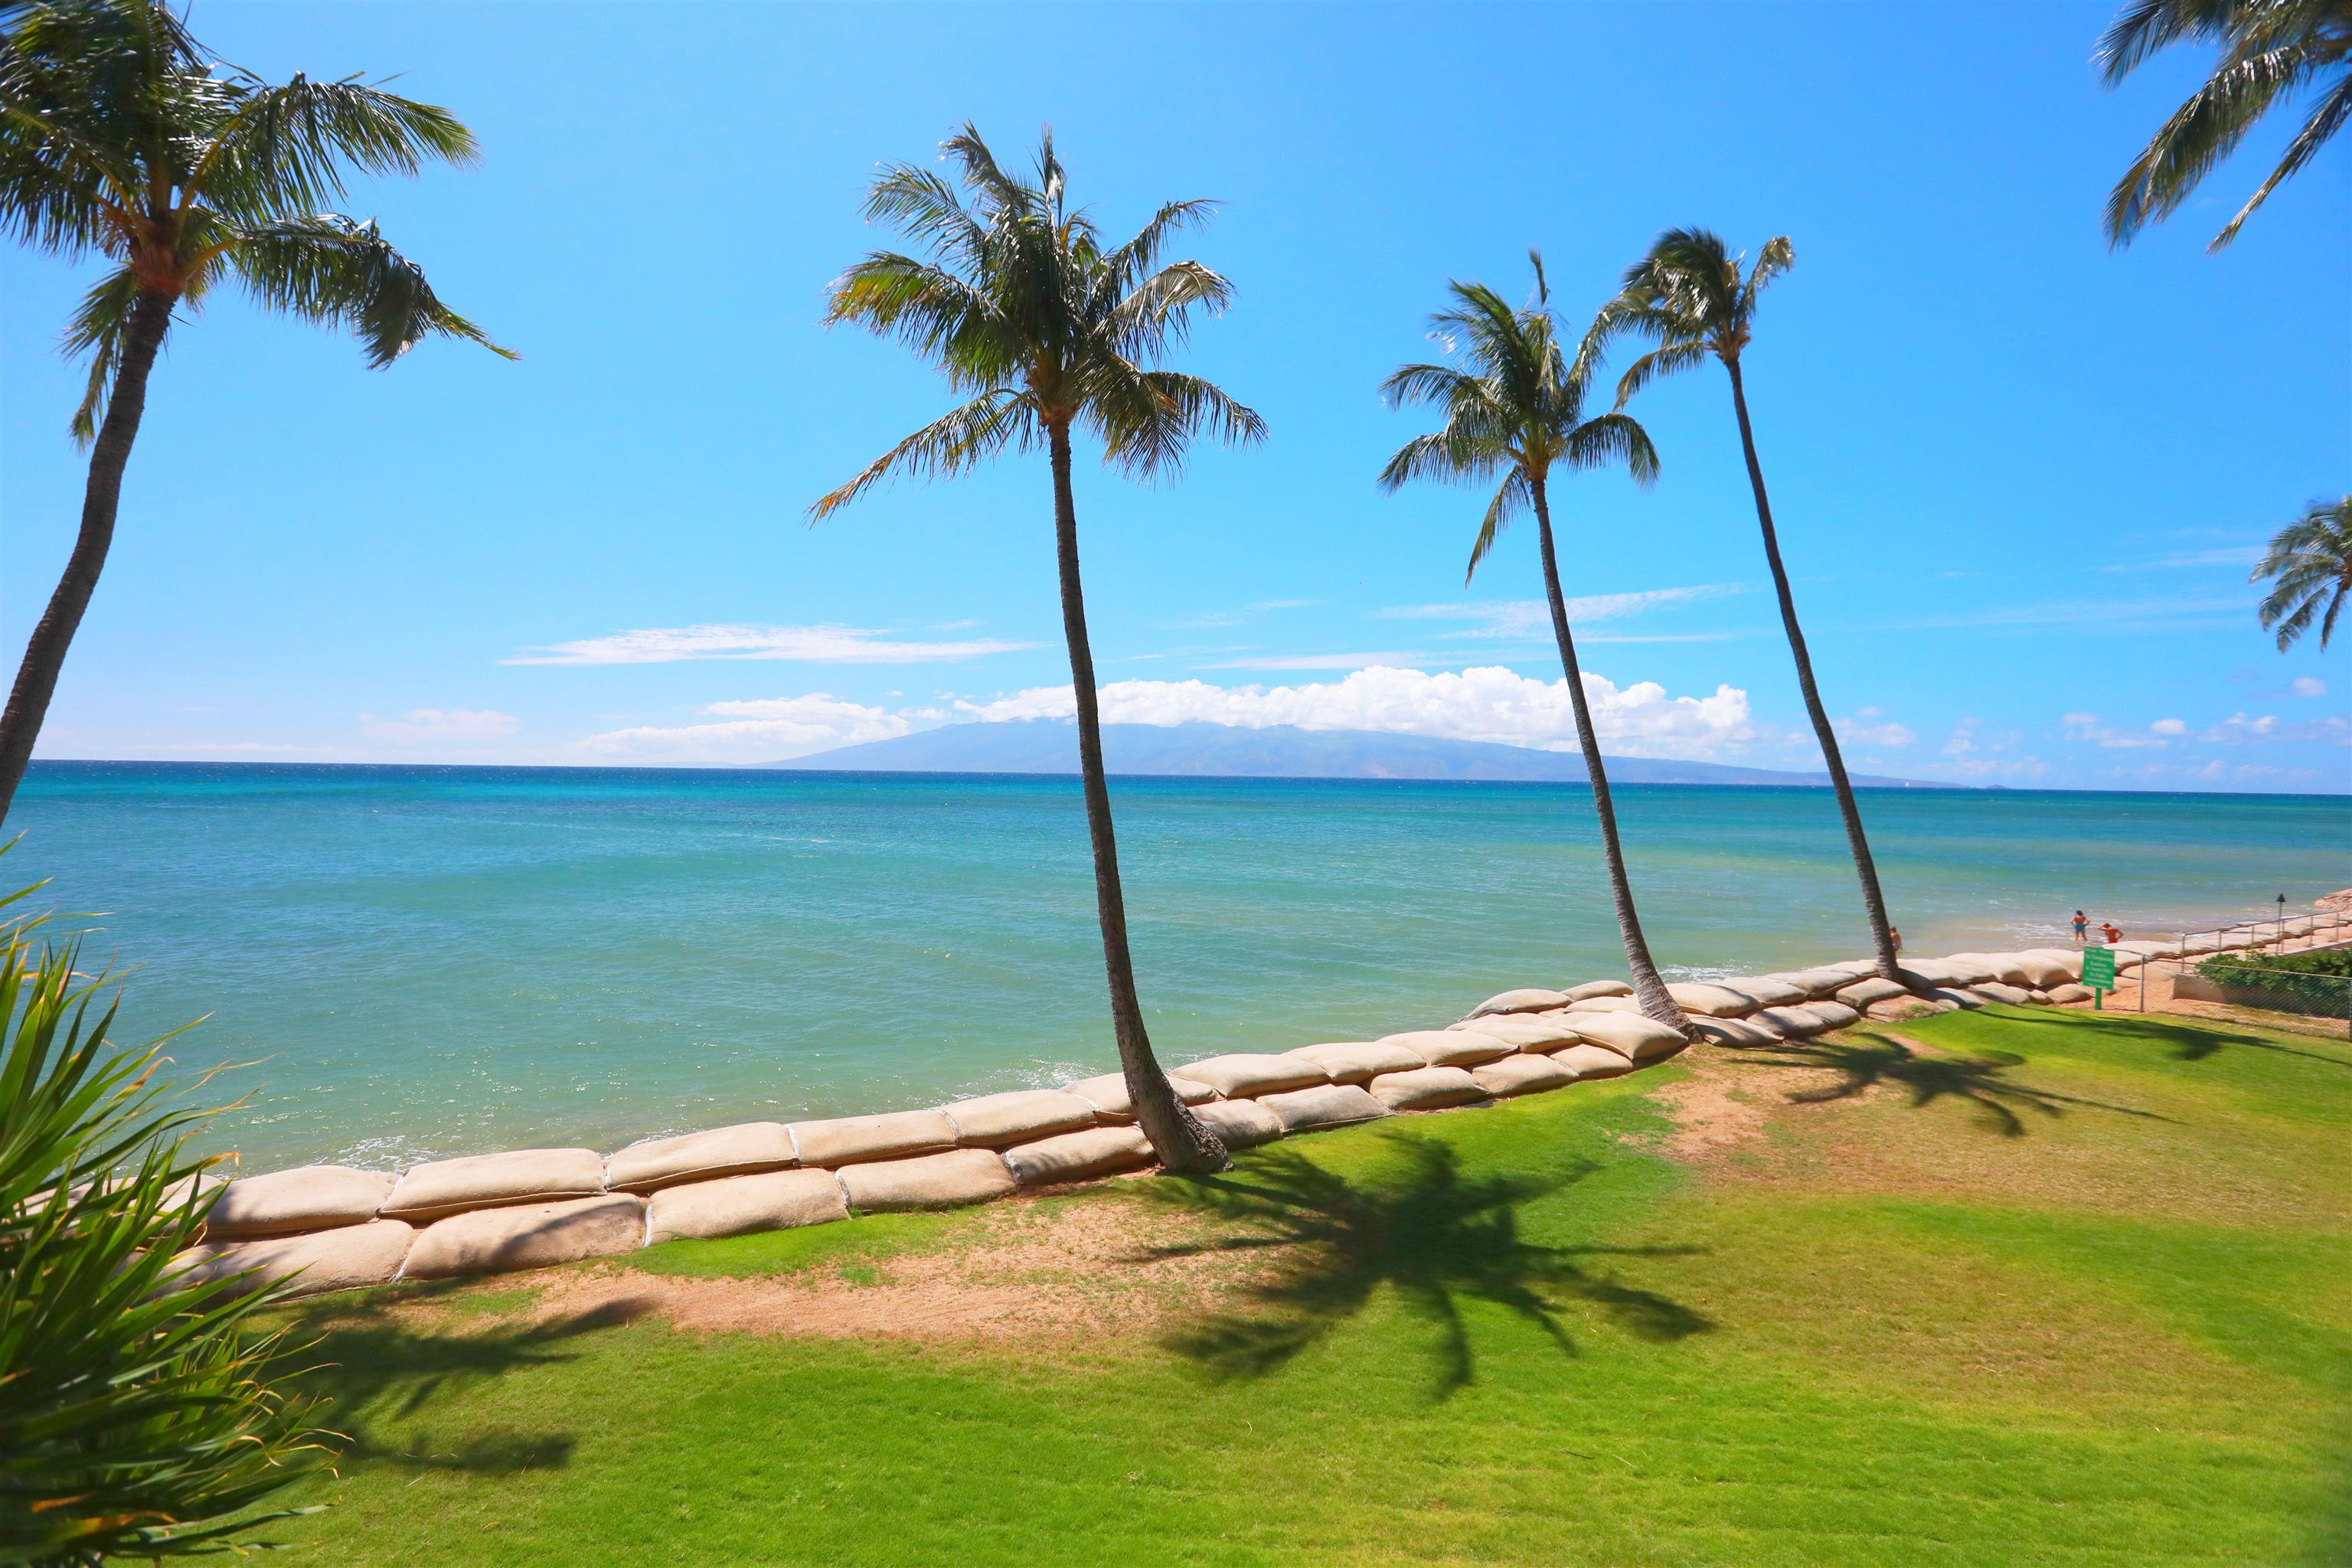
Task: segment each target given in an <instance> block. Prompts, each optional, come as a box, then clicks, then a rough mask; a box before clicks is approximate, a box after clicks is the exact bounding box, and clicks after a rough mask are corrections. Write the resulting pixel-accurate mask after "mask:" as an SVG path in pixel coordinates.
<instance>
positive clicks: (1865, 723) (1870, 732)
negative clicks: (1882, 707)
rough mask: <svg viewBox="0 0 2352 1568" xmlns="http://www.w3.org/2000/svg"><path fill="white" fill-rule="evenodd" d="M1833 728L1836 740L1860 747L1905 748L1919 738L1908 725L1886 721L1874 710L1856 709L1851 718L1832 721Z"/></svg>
mask: <svg viewBox="0 0 2352 1568" xmlns="http://www.w3.org/2000/svg"><path fill="white" fill-rule="evenodd" d="M1882 720H1884V722H1881V721H1882ZM1833 727H1834V728H1835V729H1836V731H1837V732H1838V739H1840V740H1841V741H1849V742H1853V743H1854V744H1856V745H1862V746H1907V745H1909V744H1910V743H1911V742H1914V741H1916V740H1917V739H1918V738H1919V737H1918V736H1917V735H1916V733H1914V732H1913V731H1912V729H1911V727H1910V726H1909V725H1907V724H1898V723H1896V722H1895V721H1893V720H1891V719H1886V718H1885V715H1884V714H1882V713H1881V712H1880V711H1879V710H1877V709H1875V708H1857V709H1855V710H1853V714H1852V716H1851V717H1848V718H1844V719H1839V720H1836V721H1833Z"/></svg>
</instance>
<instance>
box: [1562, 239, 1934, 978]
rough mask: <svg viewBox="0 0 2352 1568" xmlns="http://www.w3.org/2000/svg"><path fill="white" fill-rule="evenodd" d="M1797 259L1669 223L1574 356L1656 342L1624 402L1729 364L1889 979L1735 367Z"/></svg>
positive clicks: (1880, 907)
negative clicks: (1679, 377)
mask: <svg viewBox="0 0 2352 1568" xmlns="http://www.w3.org/2000/svg"><path fill="white" fill-rule="evenodd" d="M1795 259H1796V257H1795V252H1794V251H1793V250H1792V249H1791V248H1790V245H1789V241H1788V237H1786V236H1782V237H1780V238H1778V239H1774V240H1770V241H1769V242H1767V243H1766V245H1765V247H1764V248H1763V250H1762V252H1761V253H1760V254H1759V255H1758V257H1757V258H1756V265H1755V266H1753V267H1751V268H1748V275H1747V277H1746V278H1745V279H1743V278H1741V277H1740V274H1739V258H1738V257H1735V256H1733V255H1732V254H1731V253H1730V251H1729V250H1728V249H1727V247H1725V245H1724V243H1723V240H1722V238H1721V237H1720V236H1717V235H1716V234H1713V233H1710V232H1709V231H1707V230H1706V229H1703V228H1675V229H1668V230H1667V231H1666V232H1665V233H1664V234H1662V235H1660V236H1659V237H1657V240H1656V241H1655V242H1654V244H1652V245H1651V247H1650V250H1649V254H1648V255H1646V256H1644V257H1643V258H1642V259H1641V260H1639V261H1637V262H1635V263H1634V264H1633V266H1632V267H1631V268H1627V269H1626V272H1625V280H1624V286H1623V287H1622V289H1620V290H1619V291H1618V294H1617V297H1616V298H1615V299H1613V300H1610V301H1609V303H1607V304H1606V305H1603V306H1602V307H1601V313H1600V315H1599V316H1597V317H1596V318H1594V320H1593V323H1592V328H1591V331H1589V332H1587V333H1586V334H1585V340H1584V347H1583V350H1582V351H1581V353H1580V356H1579V357H1580V360H1581V362H1582V363H1583V364H1584V365H1585V366H1586V367H1587V368H1588V369H1589V368H1590V367H1591V366H1592V365H1593V364H1595V363H1598V361H1599V359H1600V356H1601V354H1602V353H1604V352H1605V351H1606V349H1607V347H1608V345H1609V343H1610V342H1612V340H1613V339H1615V338H1617V337H1619V336H1622V335H1631V336H1633V337H1634V338H1637V339H1640V340H1642V341H1644V342H1651V343H1654V344H1655V345H1656V347H1654V348H1653V349H1651V350H1650V352H1649V353H1645V354H1643V356H1642V357H1641V358H1640V359H1637V360H1635V361H1634V362H1633V364H1632V365H1630V366H1628V367H1627V369H1626V371H1625V374H1624V375H1623V376H1622V377H1621V378H1620V379H1619V381H1618V383H1617V406H1618V407H1619V408H1621V409H1622V408H1623V407H1624V406H1625V405H1626V404H1627V403H1628V402H1630V401H1632V399H1633V395H1634V394H1635V393H1637V392H1639V391H1641V390H1642V388H1643V387H1644V386H1647V385H1648V384H1650V383H1651V382H1653V381H1654V380H1656V379H1657V378H1658V377H1659V376H1662V375H1671V374H1674V373H1675V372H1676V371H1683V370H1689V369H1691V368H1692V367H1694V366H1696V365H1699V364H1703V363H1706V359H1707V357H1708V356H1709V355H1710V354H1711V355H1713V356H1714V357H1715V358H1716V359H1717V360H1719V361H1720V362H1722V364H1723V368H1724V370H1725V371H1726V372H1727V373H1728V374H1730V377H1731V407H1732V412H1733V413H1734V414H1736V415H1737V416H1738V419H1739V446H1740V449H1741V451H1743V452H1744V453H1745V454H1746V455H1747V458H1748V487H1749V488H1750V489H1752V490H1754V491H1755V494H1756V521H1757V523H1758V525H1759V527H1761V528H1762V530H1763V531H1764V559H1765V561H1766V563H1768V564H1769V565H1770V567H1771V568H1772V586H1773V589H1774V591H1775V592H1776V593H1778V594H1779V595H1780V624H1781V626H1783V627H1785V628H1786V629H1787V631H1788V634H1789V651H1790V653H1791V654H1793V655H1794V656H1795V657H1796V660H1797V688H1798V689H1799V690H1800V691H1801V692H1802V693H1803V694H1804V699H1805V712H1806V714H1807V716H1808V717H1810V718H1811V720H1812V721H1813V734H1814V737H1815V738H1816V739H1817V740H1818V741H1819V742H1821V748H1822V760H1823V761H1824V762H1826V763H1828V764H1829V774H1830V785H1831V787H1832V789H1834V790H1835V791H1836V792H1837V803H1838V812H1839V815H1841V816H1843V817H1844V818H1845V837H1846V843H1847V846H1848V847H1850V848H1851V849H1852V850H1853V867H1854V870H1855V872H1856V873H1857V874H1858V875H1859V876H1860V877H1861V879H1862V902H1863V909H1864V912H1865V913H1866V914H1867V915H1868V917H1869V920H1870V940H1871V946H1872V950H1873V952H1874V955H1875V957H1876V960H1877V963H1878V973H1880V974H1882V975H1884V976H1885V978H1887V979H1889V980H1892V979H1895V971H1896V967H1897V966H1896V963H1895V939H1894V936H1893V934H1892V932H1891V931H1889V929H1888V926H1887V923H1886V900H1885V896H1884V895H1883V894H1881V893H1880V891H1879V889H1878V866H1877V863H1876V862H1875V861H1874V860H1873V859H1872V858H1871V856H1870V839H1869V837H1867V836H1866V835H1865V834H1864V832H1863V830H1862V810H1861V808H1860V807H1859V806H1858V805H1855V804H1854V798H1853V783H1852V781H1850V780H1849V779H1848V778H1847V777H1846V773H1845V758H1844V757H1843V755H1842V754H1841V753H1840V752H1839V751H1838V742H1837V731H1835V730H1834V729H1833V728H1832V727H1831V724H1830V716H1829V712H1828V710H1826V709H1824V708H1823V707H1822V694H1821V690H1820V688H1819V687H1818V686H1817V685H1816V684H1815V682H1814V680H1813V660H1812V656H1811V654H1809V653H1808V652H1806V650H1805V632H1804V628H1803V627H1802V626H1799V625H1798V624H1797V601H1796V599H1795V598H1794V597H1793V596H1792V595H1790V592H1789V573H1788V569H1787V568H1786V567H1784V566H1783V565H1782V564H1781V563H1780V535H1779V533H1778V532H1777V531H1774V529H1773V526H1772V503H1771V501H1770V500H1769V499H1768V498H1767V497H1766V496H1765V494H1764V469H1763V468H1762V467H1761V466H1760V465H1759V463H1758V462H1757V460H1756V432H1755V430H1754V429H1753V427H1752V426H1749V424H1748V387H1747V384H1746V382H1745V381H1744V380H1743V379H1742V378H1741V374H1740V368H1739V357H1740V355H1741V353H1744V352H1745V351H1746V349H1747V347H1748V337H1749V335H1750V333H1751V332H1752V331H1753V330H1754V327H1755V323H1756V305H1757V301H1758V300H1759V298H1760V297H1761V296H1762V294H1763V292H1764V289H1765V286H1766V285H1767V284H1769V283H1770V282H1771V281H1772V279H1775V278H1777V277H1779V276H1780V274H1781V273H1783V272H1786V271H1787V270H1788V269H1789V268H1790V265H1791V264H1792V263H1793V262H1794V260H1795Z"/></svg>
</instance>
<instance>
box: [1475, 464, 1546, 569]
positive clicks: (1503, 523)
mask: <svg viewBox="0 0 2352 1568" xmlns="http://www.w3.org/2000/svg"><path fill="white" fill-rule="evenodd" d="M1534 501H1535V487H1534V486H1532V485H1531V484H1529V483H1528V473H1527V470H1526V469H1525V468H1517V467H1514V468H1512V469H1511V471H1510V472H1509V473H1507V474H1505V475H1504V476H1503V483H1502V486H1501V488H1500V489H1496V491H1495V499H1494V500H1490V501H1488V502H1487V503H1486V516H1485V517H1484V518H1481V519H1480V520H1479V522H1478V537H1477V539H1476V540H1475V541H1474V542H1472V543H1471V546H1470V564H1469V566H1468V567H1467V568H1465V570H1464V572H1463V574H1462V585H1463V586H1464V587H1465V588H1466V587H1468V586H1469V585H1470V579H1472V578H1473V577H1475V576H1476V575H1478V563H1480V562H1481V561H1484V560H1486V552H1488V551H1490V550H1492V549H1494V548H1495V536H1496V534H1498V533H1500V532H1502V531H1503V530H1504V529H1505V528H1506V527H1507V526H1508V525H1509V523H1510V521H1511V520H1512V519H1513V518H1515V517H1517V516H1518V515H1519V514H1520V513H1521V512H1523V511H1526V510H1528V507H1530V506H1532V505H1533V504H1534Z"/></svg>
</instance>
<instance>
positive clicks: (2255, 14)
mask: <svg viewBox="0 0 2352 1568" xmlns="http://www.w3.org/2000/svg"><path fill="white" fill-rule="evenodd" d="M2188 42H2195V43H2200V44H2212V45H2215V46H2217V47H2219V48H2220V49H2221V58H2220V59H2218V60H2216V61H2214V63H2213V71H2212V74H2211V75H2210V76H2209V77H2207V78H2206V79H2205V85H2204V86H2202V87H2200V88H2199V89H2197V90H2196V91H2195V92H2192V93H2190V94H2189V99H2188V101H2187V102H2185V103H2183V104H2182V105H2181V106H2180V107H2179V109H2176V110H2173V111H2172V117H2171V118H2170V119H2169V120H2167V121H2165V122H2164V124H2163V125H2162V126H2161V127H2160V128H2159V129H2158V131H2157V133H2156V135H2155V136H2154V137H2153V138H2151V139H2150V140H2149V142H2148V144H2147V148H2146V149H2145V150H2144V151H2142V152H2141V153H2140V155H2139V156H2138V157H2137V159H2135V160H2134V161H2133V163H2132V166H2131V167H2130V168H2129V169H2126V171H2125V172H2124V177H2123V178H2122V179H2120V180H2117V181H2116V188H2115V190H2114V191H2112V192H2111V193H2109V195H2108V196H2107V216H2106V230H2107V239H2108V241H2109V242H2110V243H2112V244H2115V245H2129V244H2130V243H2131V241H2132V237H2133V236H2134V235H2136V234H2137V233H2138V232H2139V230H2140V228H2141V226H2143V225H2146V224H2149V223H2157V222H2161V221H2162V220H2163V219H2165V218H2168V217H2170V216H2172V215H2173V213H2175V212H2176V211H2178V210H2179V207H2180V205H2181V204H2182V203H2183V202H2186V201H2187V200H2188V199H2189V194H2190V193H2191V192H2193V191H2195V190H2196V189H2197V186H2198V184H2200V182H2201V181H2203V179H2204V178H2205V176H2206V175H2207V174H2210V173H2212V171H2213V169H2214V167H2215V166H2216V165H2217V164H2219V163H2221V161H2222V160H2223V159H2224V158H2227V157H2228V156H2229V155H2230V154H2231V153H2233V152H2235V151H2236V150H2237V147H2238V143H2239V142H2242V141H2243V140H2245V136H2246V132H2249V131H2252V129H2253V128H2254V125H2255V123H2256V122H2257V121H2260V120H2261V119H2262V118H2263V116H2264V115H2266V114H2268V113H2269V112H2270V111H2271V110H2273V109H2276V108H2278V107H2279V106H2280V105H2282V104H2283V103H2284V102H2285V101H2286V100H2289V99H2291V98H2293V97H2294V96H2295V95H2296V94H2297V93H2299V92H2302V91H2304V90H2305V89H2310V88H2317V89H2320V92H2319V101H2318V102H2316V103H2315V104H2314V105H2312V109H2311V112H2310V113H2309V114H2308V115H2307V116H2305V119H2304V122H2303V125H2302V128H2301V129H2300V130H2298V131H2296V132H2295V133H2294V139H2293V140H2292V141H2290V142H2287V144H2286V151H2285V152H2284V153H2281V154H2280V156H2279V161H2278V166H2277V167H2276V168H2274V169H2273V170H2272V171H2271V175H2270V178H2269V179H2267V180H2264V181H2263V183H2262V184H2261V186H2260V187H2259V188H2257V189H2256V190H2255V192H2254V194H2253V195H2252V197H2251V198H2250V199H2249V200H2248V201H2247V203H2246V205H2244V206H2242V207H2241V208H2239V209H2238V216H2235V217H2233V218H2231V220H2230V222H2229V225H2228V226H2226V227H2225V228H2223V229H2222V230H2221V233H2220V234H2218V235H2216V236H2214V237H2213V242H2212V244H2211V245H2210V246H2209V247H2207V248H2208V249H2211V250H2219V249H2221V247H2223V246H2225V245H2227V244H2229V243H2230V241H2231V240H2232V239H2234V238H2236V237H2237V235H2238V229H2239V227H2240V226H2242V225H2243V224H2244V223H2245V221H2246V220H2247V219H2248V218H2250V217H2252V216H2253V214H2254V209H2255V208H2256V207H2259V206H2261V205H2263V202H2265V201H2267V200H2268V199H2269V198H2270V194H2271V193H2272V192H2273V191H2274V190H2276V189H2278V188H2279V186H2280V185H2281V184H2284V183H2285V182H2286V180H2287V179H2288V177H2289V176H2291V175H2293V174H2294V173H2295V172H2296V171H2298V170H2300V169H2301V168H2302V167H2303V166H2304V165H2305V164H2306V163H2310V162H2311V160H2312V159H2313V157H2314V156H2315V155H2316V154H2317V153H2318V152H2319V150H2320V149H2321V148H2322V147H2324V146H2326V144H2327V142H2328V139H2329V138H2331V137H2333V136H2334V135H2335V134H2336V132H2338V131H2340V130H2342V129H2343V127H2344V122H2345V121H2347V120H2352V0H2132V4H2130V5H2126V6H2125V7H2124V9H2123V12H2122V13H2121V14H2120V15H2119V16H2116V19H2115V23H2114V25H2113V26H2110V27H2108V29H2107V31H2106V36H2105V37H2102V38H2101V39H2100V40H2099V48H2098V53H2097V56H2096V58H2097V61H2098V66H2099V72H2100V74H2101V75H2102V76H2103V77H2104V78H2105V79H2106V83H2107V85H2108V86H2109V87H2113V86H2115V85H2116V83H2118V82H2120V81H2122V80H2123V79H2124V78H2126V77H2127V76H2129V75H2131V73H2132V72H2134V71H2136V70H2137V69H2138V68H2140V67H2141V66H2143V65H2145V64H2147V61H2148V60H2149V58H2151V57H2153V56H2155V55H2157V54H2158V53H2159V52H2161V51H2162V50H2164V49H2167V48H2169V47H2172V46H2173V45H2175V44H2179V43H2188Z"/></svg>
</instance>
